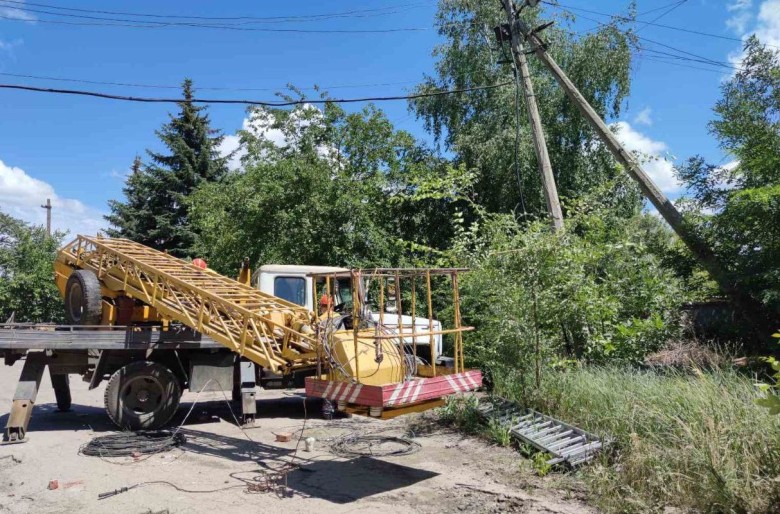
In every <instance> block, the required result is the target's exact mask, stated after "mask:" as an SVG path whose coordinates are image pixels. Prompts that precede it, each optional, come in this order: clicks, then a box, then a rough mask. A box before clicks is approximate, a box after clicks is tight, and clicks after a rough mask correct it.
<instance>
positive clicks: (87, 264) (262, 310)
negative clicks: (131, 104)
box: [57, 236, 317, 371]
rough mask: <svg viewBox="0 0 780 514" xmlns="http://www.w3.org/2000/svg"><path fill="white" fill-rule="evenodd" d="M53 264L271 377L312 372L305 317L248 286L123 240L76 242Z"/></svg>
mask: <svg viewBox="0 0 780 514" xmlns="http://www.w3.org/2000/svg"><path fill="white" fill-rule="evenodd" d="M57 260H58V261H60V262H61V263H65V264H67V265H68V266H70V267H71V268H74V269H85V270H90V271H92V272H93V273H95V274H96V275H97V277H98V280H99V281H100V283H101V285H102V286H103V287H105V288H107V289H109V290H111V291H113V292H118V293H120V294H124V295H127V296H129V297H131V298H134V299H136V300H139V301H141V302H143V303H145V304H146V305H149V306H151V307H153V308H154V309H156V310H157V312H158V313H159V314H161V315H163V316H164V317H166V318H169V319H171V320H175V321H178V322H180V323H183V324H184V325H186V326H188V327H190V328H192V329H194V330H197V331H198V332H201V333H203V334H205V335H207V336H209V337H211V338H212V339H213V340H214V341H217V342H218V343H220V344H222V345H224V346H226V347H228V348H230V349H231V350H233V351H235V352H237V353H239V354H240V355H242V356H245V357H246V358H248V359H250V360H252V361H253V362H255V363H257V364H259V365H261V366H264V367H266V368H270V369H272V370H274V371H283V370H286V369H289V368H292V367H305V366H308V365H314V364H315V363H316V357H317V353H316V352H317V343H316V339H315V337H314V334H313V333H303V332H301V327H303V326H308V325H309V324H310V321H311V320H310V314H309V313H308V311H307V310H306V309H305V308H303V307H300V306H298V305H296V304H294V303H291V302H287V301H285V300H282V299H280V298H277V297H275V296H272V295H269V294H266V293H263V292H261V291H259V290H258V289H255V288H253V287H251V286H248V285H244V284H241V283H240V282H237V281H235V280H232V279H230V278H227V277H224V276H222V275H220V274H218V273H216V272H214V271H212V270H210V269H201V268H199V267H197V266H194V265H192V264H190V263H188V262H185V261H183V260H181V259H178V258H176V257H174V256H172V255H168V254H166V253H163V252H160V251H157V250H153V249H151V248H149V247H147V246H144V245H142V244H139V243H136V242H133V241H130V240H127V239H109V238H91V237H85V236H78V237H77V238H76V239H75V240H74V241H72V242H71V243H69V244H68V245H66V246H65V247H64V248H62V249H61V250H60V251H59V254H58V256H57Z"/></svg>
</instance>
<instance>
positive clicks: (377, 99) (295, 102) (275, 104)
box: [0, 82, 511, 107]
mask: <svg viewBox="0 0 780 514" xmlns="http://www.w3.org/2000/svg"><path fill="white" fill-rule="evenodd" d="M509 84H511V82H502V83H499V84H493V85H489V86H476V87H469V88H463V89H450V90H439V91H430V92H427V93H415V94H411V95H395V96H375V97H365V98H332V99H305V100H291V101H285V102H272V101H263V100H233V99H203V98H193V99H192V100H189V102H190V103H202V104H229V105H260V106H264V107H290V106H294V105H306V104H328V103H332V104H346V103H359V102H389V101H395V100H414V99H416V98H428V97H432V96H442V95H452V94H457V93H469V92H472V91H485V90H489V89H497V88H500V87H504V86H507V85H509ZM0 89H15V90H20V91H33V92H38V93H53V94H63V95H76V96H90V97H95V98H105V99H109V100H121V101H125V102H141V103H175V104H180V103H183V102H184V99H182V98H151V97H140V96H125V95H114V94H110V93H101V92H96V91H83V90H76V89H54V88H44V87H36V86H27V85H23V84H0Z"/></svg>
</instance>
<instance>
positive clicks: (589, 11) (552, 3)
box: [542, 0, 777, 48]
mask: <svg viewBox="0 0 780 514" xmlns="http://www.w3.org/2000/svg"><path fill="white" fill-rule="evenodd" d="M686 1H687V0H686ZM542 2H543V3H545V4H547V5H549V6H552V7H558V8H559V9H561V10H564V11H568V12H569V13H570V14H573V15H575V16H579V17H581V18H583V19H586V20H589V21H593V22H595V23H601V22H600V21H598V20H594V19H592V18H587V17H584V16H581V15H579V14H577V13H580V12H583V13H587V14H595V15H597V16H604V17H607V18H613V19H616V20H619V21H624V22H636V23H639V24H642V25H644V26H650V27H658V28H662V29H668V30H676V31H678V32H684V33H687V34H692V35H697V36H704V37H710V38H715V39H723V40H726V41H735V42H738V43H742V42H743V39H742V38H739V37H734V36H726V35H723V34H715V33H712V32H704V31H701V30H694V29H690V28H687V27H678V26H675V25H666V24H663V23H656V22H654V21H649V22H648V21H642V20H637V19H635V18H632V17H628V16H623V15H619V14H610V13H605V12H601V11H595V10H593V9H585V8H582V7H575V6H570V5H567V4H562V3H560V2H558V1H557V0H542ZM682 3H684V2H675V3H674V4H671V5H673V6H675V5H682ZM666 7H669V5H667V6H662V7H659V8H657V9H654V10H661V9H664V8H666ZM650 12H651V11H645V12H643V13H639V14H637V15H636V16H637V17H639V16H643V15H645V14H649V13H650ZM767 46H774V45H767ZM775 48H777V47H776V46H775Z"/></svg>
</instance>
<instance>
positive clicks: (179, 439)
mask: <svg viewBox="0 0 780 514" xmlns="http://www.w3.org/2000/svg"><path fill="white" fill-rule="evenodd" d="M186 440H187V439H186V437H185V436H184V434H179V433H176V434H174V433H172V432H171V431H169V430H143V431H139V432H122V433H119V434H109V435H104V436H100V437H95V438H93V439H92V440H90V441H89V442H88V443H86V444H84V445H83V446H82V447H81V448H80V449H79V453H80V454H82V455H87V456H90V457H127V456H135V455H148V454H156V453H160V452H164V451H168V450H172V449H173V448H178V447H180V446H181V445H183V444H184V443H185V442H186Z"/></svg>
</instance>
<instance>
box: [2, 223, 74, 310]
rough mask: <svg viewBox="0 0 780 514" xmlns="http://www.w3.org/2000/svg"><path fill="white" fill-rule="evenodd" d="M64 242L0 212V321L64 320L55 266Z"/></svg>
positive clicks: (56, 235) (55, 236) (57, 235)
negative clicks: (11, 319) (12, 319)
mask: <svg viewBox="0 0 780 514" xmlns="http://www.w3.org/2000/svg"><path fill="white" fill-rule="evenodd" d="M61 239H62V234H54V236H49V235H47V234H46V229H44V228H43V227H40V226H32V225H28V224H26V223H24V222H23V221H21V220H18V219H15V218H13V217H11V216H9V215H7V214H4V213H2V212H0V321H5V320H6V319H8V318H9V317H10V316H11V315H12V314H13V316H14V319H15V321H17V322H30V323H33V322H61V321H62V320H63V318H64V310H63V307H62V305H63V304H62V299H61V298H60V295H59V291H57V287H56V286H55V285H54V268H53V266H52V263H53V262H54V257H55V255H56V253H57V247H58V246H59V244H60V240H61Z"/></svg>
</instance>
